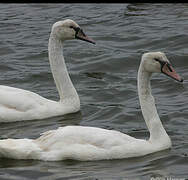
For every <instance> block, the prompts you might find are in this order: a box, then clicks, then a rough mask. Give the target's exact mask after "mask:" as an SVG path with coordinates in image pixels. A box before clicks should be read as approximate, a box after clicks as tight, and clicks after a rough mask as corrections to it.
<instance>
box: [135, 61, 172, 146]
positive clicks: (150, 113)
mask: <svg viewBox="0 0 188 180" xmlns="http://www.w3.org/2000/svg"><path fill="white" fill-rule="evenodd" d="M151 75H152V73H150V72H147V71H145V69H144V67H143V63H142V62H141V64H140V67H139V70H138V95H139V101H140V105H141V110H142V114H143V116H144V119H145V122H146V125H147V127H148V129H149V132H150V139H149V141H150V142H156V141H157V142H158V143H160V142H161V143H162V142H168V143H169V142H171V141H170V138H169V136H168V134H167V133H166V131H165V129H164V127H163V125H162V123H161V120H160V118H159V116H158V113H157V109H156V106H155V99H154V97H153V96H152V94H151V86H150V78H151Z"/></svg>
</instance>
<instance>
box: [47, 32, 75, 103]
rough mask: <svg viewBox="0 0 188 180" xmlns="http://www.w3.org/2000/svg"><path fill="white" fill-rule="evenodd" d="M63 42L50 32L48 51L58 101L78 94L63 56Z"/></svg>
mask: <svg viewBox="0 0 188 180" xmlns="http://www.w3.org/2000/svg"><path fill="white" fill-rule="evenodd" d="M62 48H63V43H62V42H61V41H60V40H59V39H57V37H56V36H55V35H54V34H53V32H52V33H51V34H50V39H49V44H48V53H49V61H50V67H51V71H52V74H53V78H54V81H55V84H56V87H57V90H58V93H59V96H60V102H61V101H63V99H66V98H77V99H79V97H78V94H77V92H76V90H75V88H74V86H73V84H72V82H71V79H70V77H69V74H68V72H67V68H66V64H65V61H64V57H63V52H62V51H63V49H62Z"/></svg>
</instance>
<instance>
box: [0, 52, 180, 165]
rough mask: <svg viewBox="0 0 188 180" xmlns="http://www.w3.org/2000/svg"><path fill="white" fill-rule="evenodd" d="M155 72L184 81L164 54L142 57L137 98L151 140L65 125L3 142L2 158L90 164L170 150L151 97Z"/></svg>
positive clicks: (115, 132)
mask: <svg viewBox="0 0 188 180" xmlns="http://www.w3.org/2000/svg"><path fill="white" fill-rule="evenodd" d="M152 72H163V73H164V74H166V75H168V76H170V77H172V78H174V79H176V80H177V81H180V82H181V81H182V79H181V78H180V76H179V75H178V74H177V73H176V72H175V70H174V69H173V68H172V66H171V64H170V63H169V61H168V59H167V58H166V56H165V54H164V53H161V52H151V53H146V54H144V55H143V56H142V61H141V64H140V67H139V71H138V95H139V100H140V104H141V110H142V113H143V116H144V119H145V121H146V125H147V127H148V129H149V132H150V138H149V140H144V139H136V138H134V137H131V136H129V135H126V134H123V133H121V132H118V131H115V130H107V129H102V128H96V127H87V126H65V127H59V128H58V129H56V130H50V131H47V132H45V133H43V134H41V136H40V137H39V138H37V139H5V140H0V157H4V158H5V157H6V158H14V159H38V160H44V161H59V160H65V159H74V160H80V161H91V160H103V159H121V158H129V157H138V156H143V155H147V154H150V153H153V152H157V151H161V150H164V149H168V148H170V147H171V140H170V138H169V136H168V134H167V133H166V131H165V129H164V128H163V126H162V123H161V121H160V118H159V116H158V114H157V110H156V107H155V101H154V98H153V96H152V94H151V87H150V77H151V74H152Z"/></svg>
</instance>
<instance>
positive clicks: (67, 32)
mask: <svg viewBox="0 0 188 180" xmlns="http://www.w3.org/2000/svg"><path fill="white" fill-rule="evenodd" d="M52 34H53V35H55V36H56V37H57V38H58V39H59V40H62V41H65V40H71V39H80V40H83V41H87V42H90V43H93V44H95V42H94V41H93V40H92V39H91V38H89V37H88V36H87V35H86V34H85V33H84V32H83V30H82V29H81V28H80V26H79V25H78V24H77V23H76V22H74V21H73V20H71V19H66V20H64V21H58V22H56V23H54V24H53V26H52Z"/></svg>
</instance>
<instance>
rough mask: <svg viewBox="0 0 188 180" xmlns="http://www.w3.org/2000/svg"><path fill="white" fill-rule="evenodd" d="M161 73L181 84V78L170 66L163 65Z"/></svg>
mask: <svg viewBox="0 0 188 180" xmlns="http://www.w3.org/2000/svg"><path fill="white" fill-rule="evenodd" d="M161 71H162V72H163V73H164V74H166V75H167V76H169V77H171V78H173V79H175V80H176V81H179V82H183V78H181V77H180V76H179V75H178V74H177V73H176V71H175V70H174V68H173V67H172V65H170V64H168V63H165V64H164V65H163V67H162V69H161Z"/></svg>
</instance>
